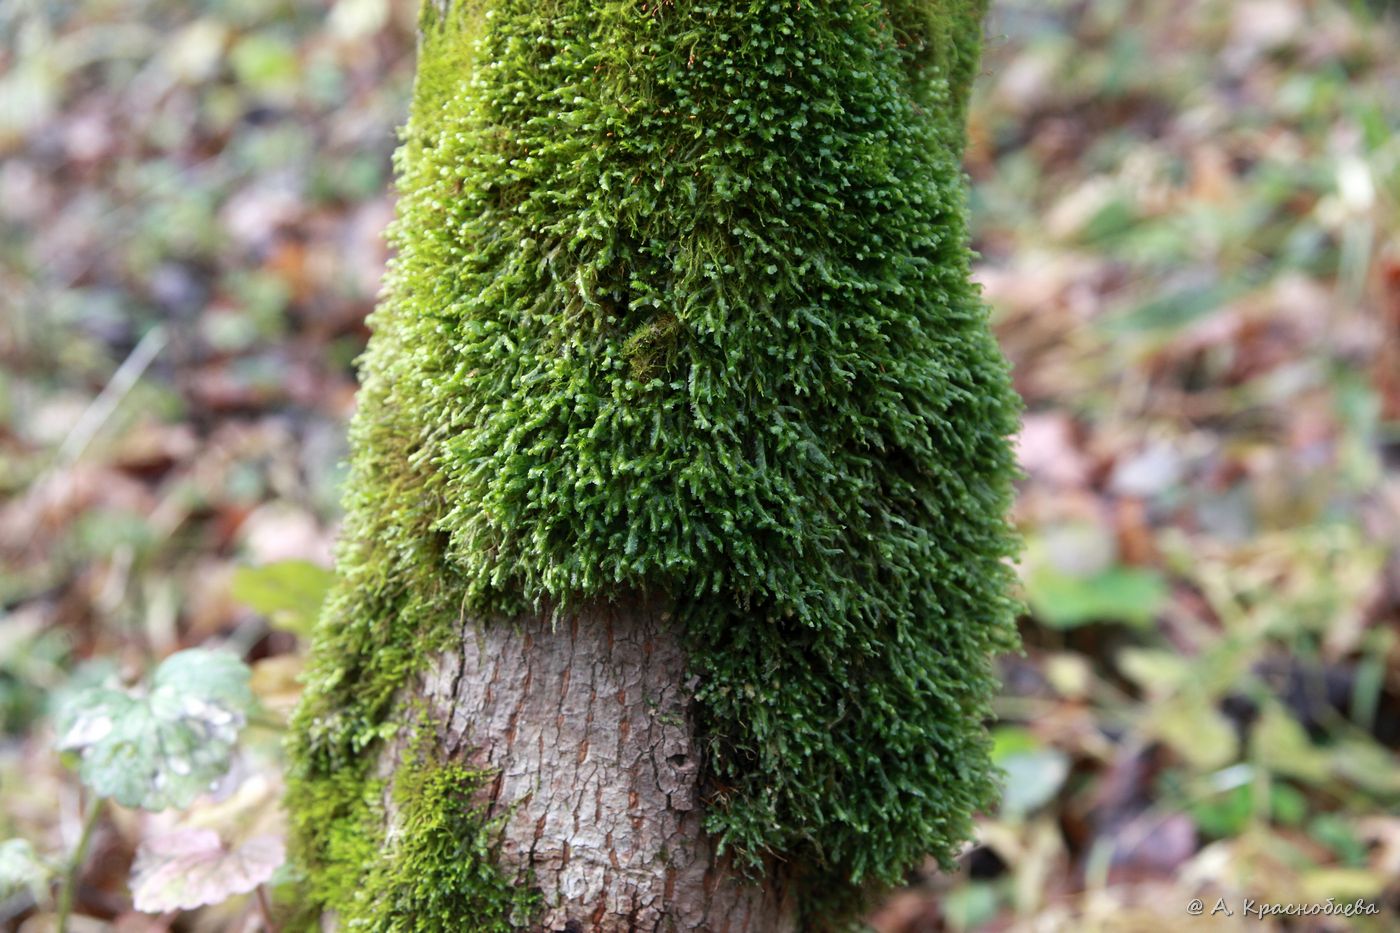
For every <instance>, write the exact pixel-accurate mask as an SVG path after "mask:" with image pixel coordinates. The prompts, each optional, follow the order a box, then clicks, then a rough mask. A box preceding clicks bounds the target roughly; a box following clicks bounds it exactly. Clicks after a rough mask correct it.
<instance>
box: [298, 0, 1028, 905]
mask: <svg viewBox="0 0 1400 933" xmlns="http://www.w3.org/2000/svg"><path fill="white" fill-rule="evenodd" d="M982 6H983V3H982V0H923V2H919V0H887V2H884V3H878V2H876V3H872V2H868V0H836V2H831V3H825V4H796V3H780V2H776V0H774V2H741V3H733V2H729V0H688V2H685V3H674V4H673V3H659V4H658V3H654V2H623V0H602V2H599V0H551V2H549V3H545V4H541V3H539V2H526V0H495V2H488V3H478V4H473V5H470V6H467V7H461V6H459V7H457V8H455V10H454V12H453V13H451V14H449V15H448V16H447V18H446V19H442V20H440V19H438V18H437V16H436V15H435V14H432V13H429V14H425V36H424V41H423V44H422V49H421V59H420V65H419V78H418V84H417V89H416V92H415V100H414V105H413V108H412V112H411V115H410V119H409V123H408V126H407V128H406V130H405V135H404V144H403V147H402V149H401V151H400V153H399V156H398V172H399V178H400V182H399V186H400V204H399V218H398V220H397V222H396V224H395V226H394V229H393V231H392V238H393V241H394V243H395V245H396V247H397V249H398V255H397V258H396V260H395V261H394V263H393V266H392V269H391V272H390V275H389V279H388V283H387V292H386V298H385V300H384V302H383V303H382V304H381V306H380V308H379V309H378V310H377V311H376V313H375V315H374V316H373V319H372V325H373V327H374V338H373V340H372V341H371V346H370V349H369V351H368V352H367V354H366V357H365V360H364V362H363V378H364V388H363V390H362V394H361V405H360V411H359V414H358V415H357V417H356V421H355V424H354V428H353V431H352V443H353V447H354V450H355V457H354V462H353V466H352V475H351V478H350V482H349V494H348V501H347V507H348V517H347V525H346V530H345V534H344V541H343V543H342V545H341V551H340V555H339V570H340V574H341V582H340V584H339V586H338V588H337V591H336V593H335V595H334V597H333V598H332V600H331V602H330V604H329V606H328V609H327V612H326V614H325V616H324V618H323V620H322V623H321V625H320V626H319V629H318V635H317V638H316V644H315V646H314V651H313V663H312V666H311V673H310V676H309V681H308V685H307V691H306V696H305V700H304V701H303V704H302V707H301V709H300V711H299V713H298V715H297V718H296V722H295V731H296V737H295V739H294V743H293V758H294V761H295V769H296V770H295V773H294V775H293V786H292V792H291V805H292V807H293V809H294V810H296V811H297V812H298V813H299V814H305V815H299V816H298V818H297V826H298V832H297V849H298V851H297V854H298V857H299V859H301V861H302V862H303V864H305V865H307V866H308V868H309V870H310V872H311V873H312V875H313V877H316V876H318V875H322V874H329V875H331V876H335V875H336V874H337V873H338V872H343V873H345V874H346V875H347V876H349V877H363V873H364V872H365V871H368V870H369V869H367V868H365V867H364V866H360V867H356V866H354V865H353V864H352V863H353V862H354V860H355V859H356V858H358V857H359V856H358V855H357V854H355V853H353V852H350V851H349V849H351V848H353V847H346V846H344V845H342V846H341V849H340V851H339V852H337V851H336V850H335V847H334V846H332V844H331V843H332V842H333V838H332V833H333V828H334V827H335V826H336V825H340V824H342V823H343V822H344V821H346V820H352V817H351V816H350V814H351V813H352V811H354V810H355V807H356V806H357V803H356V801H357V800H358V799H359V798H358V797H357V796H356V787H357V782H359V781H362V780H363V779H364V778H365V776H366V775H367V767H368V765H367V762H368V761H369V760H370V759H371V758H372V756H373V754H374V748H375V745H376V743H377V741H378V739H379V737H380V736H381V735H382V734H383V730H384V729H385V728H386V723H389V722H390V721H391V718H392V713H393V705H394V697H395V694H396V691H398V690H399V689H400V688H401V687H402V686H403V685H404V684H406V683H407V682H408V681H409V679H410V678H411V677H412V676H413V674H414V673H415V672H416V671H417V670H419V668H420V667H421V665H422V664H423V663H424V662H425V661H427V660H428V659H429V658H430V657H431V656H432V655H433V653H435V652H436V651H437V650H440V649H441V648H443V647H445V646H446V645H447V644H449V643H450V641H451V639H452V638H453V637H454V633H455V631H456V628H457V623H458V621H459V620H460V619H462V618H463V617H464V616H466V617H471V618H474V619H476V618H483V619H488V620H489V619H497V618H502V617H509V616H511V615H515V614H518V613H521V612H526V611H535V610H537V609H538V608H539V607H542V606H550V607H554V609H555V611H558V612H561V613H562V612H567V611H568V610H569V607H571V606H573V605H576V604H577V603H578V602H579V601H581V600H585V599H591V598H599V597H606V596H607V595H608V594H610V593H615V592H618V591H621V590H624V589H631V588H640V589H645V590H651V591H654V592H663V593H666V594H669V596H670V597H671V598H672V599H673V600H674V601H675V603H676V607H677V612H678V613H679V615H680V618H682V619H683V620H684V622H685V625H686V630H687V633H688V636H689V640H690V654H691V666H692V669H693V673H694V674H696V675H697V677H698V683H699V688H698V694H697V699H698V701H699V708H698V712H699V717H700V722H701V724H702V727H703V729H704V733H705V740H706V743H707V745H706V748H707V752H708V754H707V767H708V770H709V773H710V774H711V776H712V779H713V787H712V788H711V795H710V796H711V800H712V803H711V805H710V806H709V808H708V811H707V820H708V823H707V825H708V827H709V828H710V830H711V831H713V832H714V833H716V834H718V836H719V837H720V839H721V840H722V842H723V843H724V845H725V846H727V847H729V848H730V849H732V850H734V851H735V852H737V853H738V854H739V855H740V856H741V859H742V860H743V861H744V863H745V864H748V865H750V866H755V867H756V866H758V865H759V864H761V862H762V859H763V858H764V857H765V856H766V855H767V854H769V853H779V854H781V856H782V857H783V858H784V859H785V860H787V861H788V862H789V863H790V864H795V865H799V866H803V868H804V871H805V876H804V880H803V881H802V882H800V883H802V884H803V885H804V886H805V887H806V888H807V889H808V890H810V891H811V892H814V893H813V894H812V895H810V896H809V897H808V901H809V903H816V900H817V898H818V896H819V895H818V894H817V893H815V892H820V897H824V898H828V899H829V900H827V902H826V903H828V904H830V903H835V904H836V905H837V908H838V909H840V910H848V909H850V908H851V906H852V905H853V904H854V903H855V901H856V899H857V896H858V894H859V892H860V891H861V890H862V889H864V888H865V887H866V886H868V885H870V884H872V883H874V884H880V883H890V882H895V881H898V880H899V879H900V877H901V876H902V874H903V873H904V872H905V871H907V870H908V869H909V868H910V867H912V866H914V865H916V864H918V863H919V861H920V860H922V859H923V858H924V857H925V856H926V855H929V854H932V855H934V856H935V857H937V858H939V859H940V860H941V861H942V862H944V863H945V864H947V863H948V862H949V861H950V860H951V858H952V855H953V853H954V852H955V851H956V849H957V847H958V846H959V844H960V843H961V842H962V841H963V840H965V839H966V838H968V836H969V834H970V832H971V815H972V813H973V812H974V811H975V810H977V809H978V808H981V807H985V806H987V805H988V804H989V803H990V802H991V801H992V800H993V797H994V782H993V777H992V776H993V772H992V768H991V765H990V763H989V759H988V752H989V749H988V742H987V738H986V735H985V731H984V729H983V726H982V722H983V721H984V720H985V719H986V718H988V717H989V715H990V710H989V708H988V701H989V698H990V696H991V694H992V692H993V690H994V689H995V686H996V685H995V681H994V678H993V673H992V667H991V656H992V655H993V654H994V653H995V652H998V651H1001V650H1005V649H1007V648H1009V647H1011V646H1012V645H1013V644H1014V642H1015V636H1014V627H1013V617H1014V613H1015V611H1016V606H1015V604H1014V601H1013V600H1012V599H1011V597H1010V596H1009V593H1010V589H1011V582H1012V571H1011V569H1010V566H1009V559H1010V558H1011V557H1012V556H1013V555H1014V553H1015V550H1016V543H1015V540H1014V536H1013V535H1012V533H1011V531H1010V529H1009V527H1008V525H1007V522H1006V520H1005V515H1006V512H1007V510H1008V507H1009V503H1010V496H1011V484H1012V479H1013V476H1014V469H1015V468H1014V462H1013V458H1012V454H1011V450H1010V445H1009V443H1008V437H1009V435H1010V434H1011V433H1012V432H1013V431H1014V430H1015V427H1016V422H1017V417H1018V410H1019V409H1018V402H1017V400H1016V398H1015V396H1014V393H1013V392H1012V390H1011V388H1010V381H1009V377H1008V373H1007V367H1006V364H1005V362H1004V360H1003V359H1002V357H1001V355H1000V353H999V351H998V349H997V347H996V345H995V343H994V341H993V339H992V336H991V333H990V330H989V328H988V325H987V320H986V312H985V309H984V308H983V306H982V304H981V302H980V300H979V299H978V296H977V293H976V291H975V288H974V287H973V286H972V285H971V284H970V282H969V277H968V261H969V254H968V249H967V245H966V239H967V236H966V229H965V216H964V215H965V207H964V203H963V181H962V175H961V169H960V166H959V158H960V149H961V145H962V138H963V126H962V122H963V119H964V109H965V104H966V99H967V91H968V86H969V84H970V81H971V79H972V76H973V74H974V72H975V68H976V61H977V40H978V35H979V28H980V27H979V23H980V17H981V13H982ZM347 776H348V777H347ZM317 813H320V817H319V818H318V817H317V816H316V814H317ZM356 818H358V817H356ZM347 853H348V854H347ZM316 890H317V892H318V896H321V897H323V898H324V900H325V901H326V903H329V904H331V905H333V906H339V907H341V908H342V909H344V908H343V900H342V898H343V896H344V895H345V892H346V890H347V888H346V886H345V884H343V883H336V884H325V883H322V884H319V885H318V887H317V889H316Z"/></svg>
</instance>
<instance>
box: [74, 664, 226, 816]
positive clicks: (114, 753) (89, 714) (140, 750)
mask: <svg viewBox="0 0 1400 933" xmlns="http://www.w3.org/2000/svg"><path fill="white" fill-rule="evenodd" d="M248 677H249V672H248V668H247V666H246V665H245V664H243V662H242V661H240V660H238V659H237V658H236V657H234V656H233V655H231V654H227V653H225V652H220V651H207V650H202V649H193V650H190V651H181V652H179V653H177V654H173V655H171V656H170V657H169V658H167V659H166V660H165V661H164V663H162V664H161V665H160V667H158V668H157V669H156V672H155V674H154V676H153V677H152V678H151V682H150V686H149V689H147V690H130V691H129V690H121V689H115V688H111V687H93V688H89V689H87V690H83V691H80V692H78V693H76V694H75V695H73V696H72V697H71V698H69V700H68V701H67V702H66V703H65V704H64V705H63V707H62V708H61V709H60V710H59V713H58V732H59V736H60V739H59V748H60V749H61V750H65V751H67V750H72V751H77V752H78V753H79V755H80V758H81V760H80V764H79V767H78V775H79V777H80V778H81V779H82V781H83V783H84V784H86V785H88V786H89V787H91V788H92V789H93V791H95V792H96V793H98V794H100V795H101V796H103V797H110V798H112V799H113V800H116V801H117V802H118V803H120V804H122V805H124V806H128V807H141V808H143V809H146V810H164V809H166V808H168V807H184V806H188V805H189V803H190V802H191V801H192V800H194V798H195V797H197V796H199V794H201V793H202V792H204V791H205V790H207V789H208V788H209V786H210V785H211V784H212V783H213V782H215V781H216V780H218V779H219V778H220V777H221V776H223V774H224V772H226V771H227V770H228V765H229V758H230V756H231V754H232V751H233V746H234V742H235V741H236V740H237V738H238V732H239V730H240V729H242V728H243V724H244V723H245V722H246V721H247V711H248V708H249V706H250V705H251V704H252V700H253V696H252V693H251V691H250V690H249V689H248Z"/></svg>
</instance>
